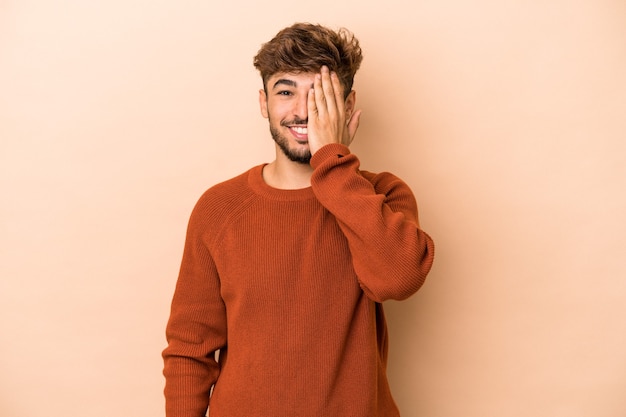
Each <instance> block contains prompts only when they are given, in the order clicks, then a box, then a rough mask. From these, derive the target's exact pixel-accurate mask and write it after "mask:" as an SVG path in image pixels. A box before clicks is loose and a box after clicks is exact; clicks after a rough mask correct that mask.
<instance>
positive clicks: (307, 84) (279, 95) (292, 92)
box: [259, 72, 315, 164]
mask: <svg viewBox="0 0 626 417" xmlns="http://www.w3.org/2000/svg"><path fill="white" fill-rule="evenodd" d="M314 79H315V73H309V72H306V73H297V74H294V73H278V74H274V75H273V76H271V77H270V78H269V79H268V80H267V84H266V86H265V89H266V90H267V91H265V89H264V90H260V91H259V104H260V106H261V114H262V115H263V117H265V118H267V119H268V120H269V124H270V132H271V134H272V137H273V138H274V141H275V142H276V144H277V145H278V147H280V149H281V150H282V152H283V153H284V154H285V156H287V158H289V160H291V161H294V162H298V163H301V164H309V161H310V159H311V151H310V150H309V144H308V135H307V121H308V113H307V100H308V94H309V90H310V89H311V88H313V81H314Z"/></svg>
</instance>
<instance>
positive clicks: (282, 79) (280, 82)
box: [272, 78, 313, 89]
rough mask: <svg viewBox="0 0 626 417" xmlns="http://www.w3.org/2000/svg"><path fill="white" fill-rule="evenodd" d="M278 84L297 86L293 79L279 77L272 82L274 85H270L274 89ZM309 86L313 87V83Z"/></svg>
mask: <svg viewBox="0 0 626 417" xmlns="http://www.w3.org/2000/svg"><path fill="white" fill-rule="evenodd" d="M279 85H286V86H289V87H294V88H296V87H297V86H298V84H297V83H296V82H295V81H294V80H289V79H287V78H281V79H279V80H277V81H276V82H275V83H274V85H273V86H272V89H275V88H276V87H277V86H279ZM311 88H313V84H311Z"/></svg>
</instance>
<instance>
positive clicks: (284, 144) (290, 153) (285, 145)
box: [270, 120, 311, 165]
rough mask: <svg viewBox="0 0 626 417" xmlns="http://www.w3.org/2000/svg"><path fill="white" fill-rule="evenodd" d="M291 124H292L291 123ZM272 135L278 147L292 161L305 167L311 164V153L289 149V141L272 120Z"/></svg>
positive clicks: (306, 150)
mask: <svg viewBox="0 0 626 417" xmlns="http://www.w3.org/2000/svg"><path fill="white" fill-rule="evenodd" d="M290 123H291V122H290ZM305 123H306V121H305ZM270 133H271V134H272V138H273V139H274V142H276V144H277V145H278V147H279V148H280V150H281V151H283V153H284V154H285V156H286V157H287V158H289V160H290V161H293V162H297V163H299V164H303V165H309V164H310V163H311V151H310V150H308V149H301V150H296V149H292V148H291V147H289V139H287V138H286V137H285V136H283V135H282V134H281V133H280V132H279V131H278V129H276V128H275V127H274V126H273V125H272V121H271V120H270Z"/></svg>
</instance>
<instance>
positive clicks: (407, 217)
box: [311, 145, 434, 302]
mask: <svg viewBox="0 0 626 417" xmlns="http://www.w3.org/2000/svg"><path fill="white" fill-rule="evenodd" d="M311 164H312V166H313V167H314V168H315V171H314V173H313V177H312V179H311V183H312V186H313V190H314V192H315V194H316V196H317V197H318V199H319V201H320V202H321V203H322V205H324V207H326V209H328V210H329V211H330V212H331V213H332V214H333V215H334V216H335V218H336V219H337V222H338V224H339V226H340V227H341V229H342V231H343V233H344V235H345V236H346V239H347V240H348V244H349V247H350V251H351V254H352V259H353V265H354V269H355V271H356V273H357V276H358V277H359V282H360V284H361V287H362V288H363V290H364V291H365V293H366V294H367V295H368V296H369V297H370V298H372V299H373V300H375V301H378V302H381V301H384V300H386V299H404V298H407V297H408V296H410V295H411V294H413V293H415V291H417V290H418V289H419V288H420V286H421V285H422V284H423V282H424V279H425V278H426V275H427V273H428V271H429V270H430V268H431V265H432V261H433V255H434V245H433V242H432V239H431V238H430V237H429V236H428V235H427V234H426V233H425V232H424V231H422V230H421V229H420V228H419V226H418V225H419V222H418V218H417V205H416V203H415V199H414V197H413V194H412V193H411V191H410V189H409V188H408V186H406V184H404V183H403V182H402V181H400V180H399V179H398V178H396V177H393V176H392V175H390V174H388V175H387V176H379V177H378V178H377V179H374V180H373V182H372V181H370V179H367V178H365V177H363V176H362V175H361V174H360V173H359V170H358V169H359V161H358V159H357V158H356V156H355V155H353V154H351V153H350V151H349V149H348V148H347V147H345V146H341V145H329V146H326V147H324V148H322V149H320V150H319V151H318V153H317V154H316V155H315V157H314V158H313V159H312V160H311Z"/></svg>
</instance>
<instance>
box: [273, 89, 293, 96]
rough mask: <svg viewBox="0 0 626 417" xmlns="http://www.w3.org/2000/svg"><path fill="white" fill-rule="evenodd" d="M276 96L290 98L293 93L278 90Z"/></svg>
mask: <svg viewBox="0 0 626 417" xmlns="http://www.w3.org/2000/svg"><path fill="white" fill-rule="evenodd" d="M276 95H278V96H292V95H293V93H292V92H291V91H287V90H280V91H279V92H277V93H276Z"/></svg>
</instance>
